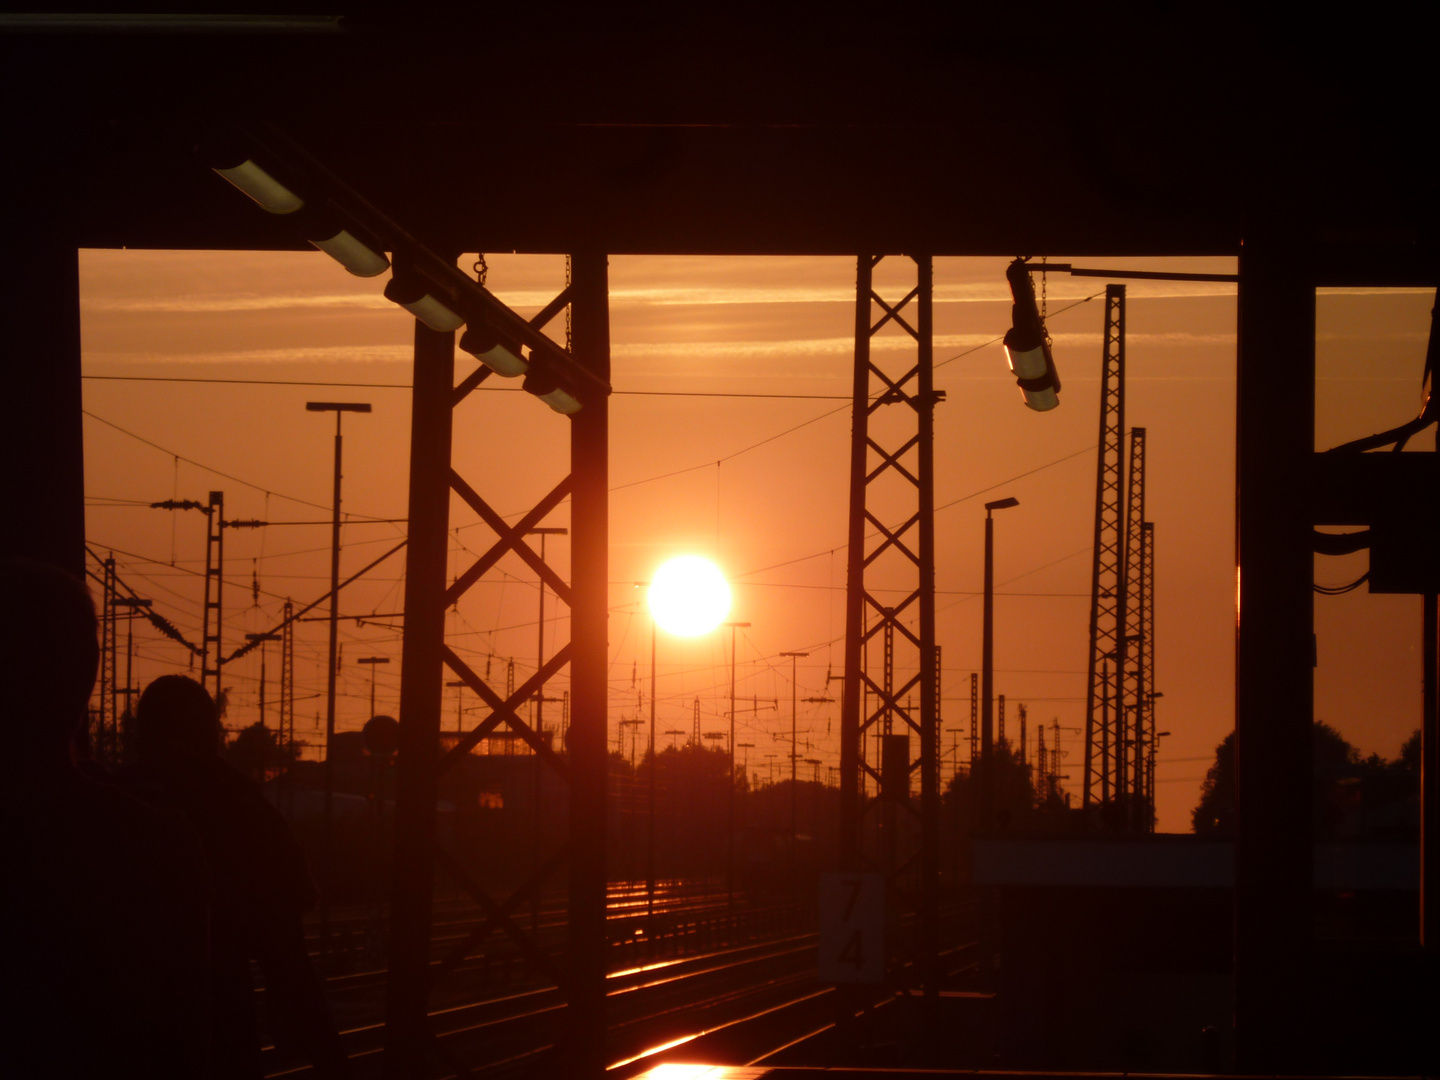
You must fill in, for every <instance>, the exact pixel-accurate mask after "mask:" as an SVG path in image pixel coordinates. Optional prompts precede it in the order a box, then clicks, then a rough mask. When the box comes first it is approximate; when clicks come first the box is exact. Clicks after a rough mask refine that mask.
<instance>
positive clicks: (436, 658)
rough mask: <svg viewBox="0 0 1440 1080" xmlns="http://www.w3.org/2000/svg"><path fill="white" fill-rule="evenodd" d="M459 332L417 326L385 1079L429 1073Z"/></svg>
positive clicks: (411, 1079) (412, 1079)
mask: <svg viewBox="0 0 1440 1080" xmlns="http://www.w3.org/2000/svg"><path fill="white" fill-rule="evenodd" d="M454 383H455V335H454V333H453V332H451V333H438V332H436V331H434V330H431V329H429V328H428V327H426V326H425V324H424V323H421V322H419V321H417V322H416V323H415V368H414V377H413V390H412V391H411V406H410V498H409V544H408V545H407V548H406V552H405V629H404V633H403V637H402V639H401V646H400V648H401V653H400V664H401V668H400V733H399V750H398V752H397V756H396V759H395V792H394V794H395V818H394V846H393V850H392V855H391V868H392V869H391V885H390V897H391V900H390V942H389V958H390V965H389V974H388V976H387V981H386V991H385V1064H384V1070H385V1076H386V1078H387V1080H420V1078H421V1077H426V1076H428V1075H429V1072H428V1047H429V1034H430V1033H429V1028H428V1022H427V1016H426V1012H427V1003H428V1000H429V982H430V919H431V903H432V899H433V896H432V893H433V888H434V874H435V792H436V780H437V773H438V770H439V762H440V710H441V707H442V696H443V694H444V687H443V685H442V682H443V678H444V671H445V669H444V660H443V655H442V653H443V649H444V647H445V586H446V561H447V556H448V550H447V546H448V532H449V515H450V432H451V408H450V398H451V394H452V392H453V388H454Z"/></svg>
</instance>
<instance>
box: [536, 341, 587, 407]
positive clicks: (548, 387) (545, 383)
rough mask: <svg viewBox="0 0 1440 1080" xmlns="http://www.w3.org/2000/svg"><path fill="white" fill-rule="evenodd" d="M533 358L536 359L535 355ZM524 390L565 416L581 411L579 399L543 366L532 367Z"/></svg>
mask: <svg viewBox="0 0 1440 1080" xmlns="http://www.w3.org/2000/svg"><path fill="white" fill-rule="evenodd" d="M531 358H532V359H533V358H534V354H533V353H532V354H531ZM523 389H524V390H525V392H526V393H527V394H534V395H535V396H536V397H538V398H539V399H540V400H541V401H543V402H545V404H546V405H549V406H550V408H552V409H554V410H555V411H556V412H558V413H563V414H564V415H565V416H573V415H574V414H575V413H577V412H579V411H580V401H579V399H577V398H576V397H575V395H574V394H572V393H570V391H569V390H566V389H565V388H564V387H563V386H561V385H560V380H559V379H557V378H556V377H555V376H554V375H553V374H551V373H550V372H549V371H548V370H546V368H545V366H544V365H542V364H532V365H531V367H530V371H529V374H527V375H526V376H525V383H524V387H523Z"/></svg>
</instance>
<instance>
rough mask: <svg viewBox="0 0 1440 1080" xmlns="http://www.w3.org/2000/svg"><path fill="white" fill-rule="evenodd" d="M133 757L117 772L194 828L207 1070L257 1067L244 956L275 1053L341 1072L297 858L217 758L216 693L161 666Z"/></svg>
mask: <svg viewBox="0 0 1440 1080" xmlns="http://www.w3.org/2000/svg"><path fill="white" fill-rule="evenodd" d="M135 725H136V742H135V750H136V757H137V761H136V764H135V765H133V766H131V767H130V768H128V769H126V770H124V771H123V772H122V773H121V774H120V777H119V780H120V782H121V783H122V784H123V785H125V787H126V788H127V789H129V790H130V791H132V792H134V793H135V794H136V795H137V796H139V797H140V798H142V799H145V800H147V801H148V802H150V803H152V804H153V805H155V806H160V807H166V808H170V809H173V810H176V811H178V812H179V813H180V814H182V815H183V816H184V817H185V819H186V820H187V821H188V822H189V823H190V824H191V825H192V826H193V827H194V829H195V831H196V832H197V833H198V834H199V836H200V840H201V843H202V845H203V846H204V849H205V855H206V858H207V860H208V862H209V865H210V874H211V879H212V882H213V890H214V895H213V898H212V905H213V910H214V916H213V919H212V925H211V935H210V950H211V966H212V972H213V975H212V981H211V1015H212V1036H211V1047H212V1050H211V1062H212V1064H211V1075H212V1076H215V1077H225V1078H230V1077H234V1078H241V1077H244V1078H246V1080H251V1078H254V1077H258V1076H260V1075H261V1067H260V1042H259V1038H258V1035H257V1031H256V1016H255V1007H254V997H255V989H254V984H253V981H252V978H251V973H250V964H251V961H252V960H253V961H256V962H258V963H259V965H260V970H261V973H262V975H263V977H264V982H265V1007H266V1010H265V1011H266V1020H267V1023H268V1027H269V1030H270V1033H271V1035H272V1036H273V1037H274V1038H275V1041H276V1044H277V1045H278V1046H279V1047H280V1048H281V1050H282V1051H293V1052H296V1053H298V1054H301V1055H303V1056H304V1057H306V1058H308V1059H309V1060H310V1062H311V1063H312V1064H313V1065H314V1067H315V1069H316V1072H317V1074H318V1075H320V1076H322V1077H338V1076H346V1075H348V1063H347V1061H346V1058H345V1055H344V1053H343V1051H342V1050H341V1048H340V1043H339V1039H338V1037H337V1035H336V1031H335V1026H334V1024H333V1022H332V1021H331V1018H330V1015H329V1011H328V1008H327V1006H326V1002H325V997H324V993H323V991H322V989H321V987H320V983H319V981H318V979H317V978H316V976H315V972H314V970H313V969H312V967H311V965H310V959H309V955H308V954H307V952H306V949H305V936H304V925H303V916H304V913H305V912H306V911H308V910H310V908H312V907H313V906H314V904H315V901H316V899H317V893H316V889H315V885H314V882H313V880H312V879H311V877H310V872H309V869H308V867H307V866H306V863H305V857H304V855H303V853H302V852H301V850H300V847H299V845H298V844H297V843H296V842H295V839H294V837H293V836H292V835H291V833H290V829H289V827H288V826H287V825H286V823H285V820H284V818H282V817H281V816H280V813H279V812H278V811H277V810H276V809H275V808H274V807H273V806H271V805H270V804H269V803H268V802H266V801H265V798H264V796H263V794H262V793H261V790H260V787H259V785H258V784H256V783H255V782H254V781H252V780H250V779H249V778H247V777H245V776H244V775H242V774H241V773H240V772H239V771H238V770H237V769H235V768H234V767H233V766H232V765H230V764H229V763H228V762H227V761H225V760H224V759H223V758H222V757H221V756H220V750H221V747H222V744H223V736H222V732H221V728H220V723H219V720H218V717H217V715H216V710H215V703H214V701H213V700H211V697H210V694H209V693H208V692H207V691H206V690H205V688H204V687H202V686H201V685H200V684H199V683H197V682H195V681H194V680H193V679H189V678H186V677H185V676H183V675H163V676H161V677H160V678H158V679H156V680H155V681H154V682H152V683H151V684H150V685H149V686H148V687H147V688H146V689H145V692H144V693H143V694H142V695H141V696H140V704H139V706H138V707H137V709H136V711H135Z"/></svg>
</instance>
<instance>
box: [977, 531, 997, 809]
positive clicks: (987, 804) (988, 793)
mask: <svg viewBox="0 0 1440 1080" xmlns="http://www.w3.org/2000/svg"><path fill="white" fill-rule="evenodd" d="M984 588H985V599H984V610H983V613H982V615H981V618H982V619H983V620H984V625H983V628H982V630H981V643H980V831H981V832H982V833H989V832H992V831H993V830H994V828H995V777H994V774H993V771H992V769H991V767H990V766H991V763H992V759H993V743H994V739H995V697H994V693H995V672H994V668H995V640H994V629H993V627H994V620H995V522H994V519H993V518H991V516H990V511H988V510H987V511H985V586H984Z"/></svg>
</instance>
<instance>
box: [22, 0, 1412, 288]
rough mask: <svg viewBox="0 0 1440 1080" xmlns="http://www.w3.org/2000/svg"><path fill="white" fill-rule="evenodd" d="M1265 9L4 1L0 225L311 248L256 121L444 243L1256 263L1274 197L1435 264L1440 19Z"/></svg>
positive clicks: (1327, 235) (1333, 242)
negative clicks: (1433, 78) (64, 226)
mask: <svg viewBox="0 0 1440 1080" xmlns="http://www.w3.org/2000/svg"><path fill="white" fill-rule="evenodd" d="M522 9H524V10H522ZM537 9H539V10H537ZM1312 17H1318V16H1312ZM1245 18H1246V17H1245V16H1242V15H1241V14H1240V13H1239V9H1238V8H1236V7H1232V6H1229V5H1215V6H1214V7H1213V8H1206V7H1196V6H1194V5H1186V6H1184V7H1174V8H1170V9H1167V10H1160V9H1151V10H1144V9H1137V10H1136V11H1135V12H1134V13H1127V12H1125V11H1124V10H1123V8H1121V9H1117V8H1116V7H1115V6H1114V5H1082V4H1072V5H1068V6H1066V7H1064V8H1057V7H1050V6H1046V5H1003V7H997V8H995V9H994V10H991V9H985V10H980V9H976V8H974V7H972V6H970V5H963V4H945V5H934V6H933V7H932V6H924V5H915V6H906V5H896V4H861V3H832V4H825V5H810V6H791V7H788V8H787V7H785V6H784V5H772V6H767V7H765V8H760V7H758V6H756V7H751V8H747V7H744V6H737V5H718V4H714V5H676V6H675V8H674V9H672V10H670V11H669V12H666V13H664V14H662V15H660V16H658V17H657V16H653V15H650V14H645V13H642V12H641V11H639V10H634V11H626V10H624V9H619V8H614V9H611V10H609V11H604V12H601V11H591V12H589V13H586V14H567V13H566V12H565V11H563V10H562V9H560V8H557V7H551V6H547V5H520V4H515V5H511V6H509V7H507V8H504V9H500V8H498V7H497V6H494V5H485V6H483V9H482V10H479V11H477V12H472V13H471V14H469V15H467V16H465V17H463V18H461V19H459V20H455V19H449V18H442V17H439V16H435V17H429V16H425V15H414V14H410V15H397V14H389V15H382V14H369V15H367V14H364V13H361V14H355V15H350V16H346V17H329V16H324V17H320V16H303V15H302V16H273V15H272V16H266V17H251V16H227V17H219V18H212V17H201V16H182V17H157V16H43V17H42V16H16V15H9V16H4V17H0V73H3V74H0V79H3V82H4V92H5V95H6V96H5V100H6V101H7V103H8V105H7V109H6V110H5V111H6V113H7V116H6V117H5V119H4V126H5V128H6V137H7V154H6V156H7V158H9V159H10V161H11V165H10V166H7V169H10V170H11V175H10V176H9V178H8V180H7V181H6V186H7V188H9V189H11V190H10V192H9V194H8V196H7V203H8V205H7V211H6V212H7V213H8V214H13V215H22V216H23V215H24V214H26V213H27V212H28V210H27V207H28V206H31V205H33V206H37V207H39V206H49V207H50V208H52V209H53V210H54V212H55V214H56V216H57V217H58V218H60V219H63V220H64V221H65V222H67V223H68V226H69V227H71V228H73V236H74V238H75V240H76V242H77V243H78V244H81V245H86V246H120V245H126V246H134V247H166V248H197V247H201V248H285V247H293V246H296V244H297V242H296V239H295V237H294V235H293V233H292V231H291V230H289V229H288V228H286V227H285V223H284V222H282V221H277V220H274V219H269V218H267V217H266V216H265V215H263V214H257V213H254V212H253V208H252V207H249V206H247V205H245V204H244V202H243V200H240V199H237V197H236V195H235V193H234V191H232V190H231V189H229V188H228V186H227V185H225V184H224V183H222V182H220V181H219V180H218V179H217V178H216V177H215V176H214V175H213V174H212V173H210V172H209V171H208V170H207V169H206V168H205V166H204V164H203V162H201V161H199V160H198V159H197V158H196V157H195V155H194V153H193V147H194V145H195V144H196V142H197V141H198V140H199V139H200V138H201V136H202V135H203V133H204V132H205V131H206V130H207V129H209V128H212V127H213V126H214V125H216V124H221V123H225V122H227V121H229V120H238V121H242V122H246V121H253V120H257V119H260V120H265V121H268V122H273V123H275V124H277V125H279V126H280V127H282V128H283V129H284V130H285V131H287V132H288V133H289V134H290V135H292V136H293V137H294V138H295V139H296V140H298V141H300V142H301V143H303V144H304V145H305V146H306V147H308V148H309V149H310V150H311V151H312V152H313V153H314V154H315V155H316V156H317V157H319V158H320V159H322V160H324V161H325V162H326V163H328V164H329V165H330V166H331V167H332V168H333V169H334V170H335V171H336V172H338V173H340V174H341V175H344V176H345V177H347V178H348V180H349V181H350V182H351V183H353V184H354V185H355V186H356V187H357V188H358V189H359V190H361V191H363V192H364V193H365V194H366V195H367V196H368V197H369V198H371V199H372V200H373V201H374V202H375V203H376V204H377V205H380V206H382V207H383V208H384V209H386V210H387V211H388V212H390V213H392V214H394V215H395V216H397V217H401V218H403V219H404V220H405V221H406V222H407V223H408V224H409V225H410V227H412V228H413V229H414V230H415V231H416V232H417V233H418V234H421V235H423V236H424V237H425V238H426V239H427V240H428V241H429V242H431V243H433V244H435V245H437V246H440V247H444V248H449V249H454V250H477V249H479V250H485V251H501V250H521V251H566V250H581V249H590V250H604V251H609V252H615V253H626V252H657V253H658V252H666V253H694V254H704V253H756V254H769V253H777V254H778V253H854V252H857V251H864V250H870V251H895V252H901V251H906V252H921V251H928V252H930V253H933V254H939V255H944V254H996V255H998V254H1003V255H1013V254H1031V253H1034V254H1041V253H1065V254H1071V255H1075V254H1091V253H1094V254H1111V255H1163V254H1180V253H1186V254H1235V253H1236V252H1237V251H1238V250H1239V247H1240V244H1241V242H1242V240H1243V238H1244V236H1245V234H1246V232H1247V229H1250V228H1253V226H1254V223H1255V222H1256V220H1258V218H1259V217H1261V216H1263V215H1264V214H1267V213H1270V212H1272V211H1274V210H1278V211H1280V212H1282V213H1285V214H1293V213H1295V212H1297V211H1298V216H1299V219H1300V220H1302V221H1303V222H1304V223H1305V227H1306V229H1307V230H1308V235H1309V238H1310V239H1315V240H1318V241H1320V242H1321V243H1323V244H1325V245H1327V246H1330V247H1336V246H1337V245H1338V247H1339V248H1342V249H1344V250H1345V251H1346V252H1349V253H1350V255H1347V256H1346V257H1347V258H1350V257H1351V255H1353V256H1354V259H1352V261H1355V260H1358V261H1359V262H1360V263H1365V262H1366V261H1367V260H1368V261H1369V262H1371V263H1375V264H1377V265H1378V264H1381V263H1388V264H1393V263H1394V260H1395V259H1396V258H1400V259H1402V260H1409V261H1411V262H1416V263H1417V264H1425V265H1431V262H1430V253H1431V252H1433V243H1434V236H1435V220H1436V219H1435V213H1434V203H1435V199H1434V190H1435V188H1436V185H1435V181H1434V173H1433V167H1432V166H1431V165H1430V164H1429V154H1430V153H1431V152H1433V151H1431V150H1430V149H1429V148H1430V147H1431V145H1432V143H1433V141H1434V137H1433V119H1432V117H1433V101H1434V95H1433V89H1432V88H1431V87H1430V86H1429V85H1428V84H1425V83H1424V81H1423V80H1424V76H1425V73H1426V72H1427V71H1429V70H1432V69H1433V59H1432V56H1431V52H1430V49H1431V45H1430V36H1429V35H1428V34H1427V33H1425V32H1424V31H1423V28H1420V27H1411V28H1409V29H1408V30H1407V28H1406V27H1405V26H1404V25H1401V24H1400V23H1399V22H1398V20H1397V17H1396V16H1395V14H1394V13H1393V12H1392V14H1391V16H1390V17H1389V18H1388V20H1387V21H1386V23H1385V24H1384V25H1383V26H1381V25H1378V24H1377V25H1374V26H1370V25H1368V24H1367V23H1366V21H1365V17H1364V16H1363V15H1361V16H1355V15H1354V14H1353V13H1352V15H1351V16H1349V17H1347V20H1346V21H1345V22H1344V23H1343V24H1339V23H1337V24H1336V25H1335V26H1334V27H1330V28H1326V27H1317V26H1313V25H1297V23H1296V22H1295V21H1294V20H1293V19H1289V20H1286V21H1285V22H1283V23H1282V22H1278V21H1271V20H1270V19H1269V17H1268V16H1265V15H1263V14H1254V15H1252V16H1249V18H1251V19H1253V20H1255V21H1253V22H1245V21H1244V19H1245ZM1401 276H1404V275H1401Z"/></svg>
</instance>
